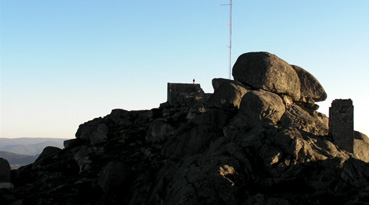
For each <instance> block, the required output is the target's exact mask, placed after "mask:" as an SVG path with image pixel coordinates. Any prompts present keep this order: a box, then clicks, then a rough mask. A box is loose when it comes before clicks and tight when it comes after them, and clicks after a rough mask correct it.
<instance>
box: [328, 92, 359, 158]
mask: <svg viewBox="0 0 369 205" xmlns="http://www.w3.org/2000/svg"><path fill="white" fill-rule="evenodd" d="M329 133H330V134H331V135H332V137H333V140H334V142H335V144H336V145H338V147H340V148H341V149H344V150H346V151H348V152H350V153H354V106H353V105H352V100H351V99H336V100H334V101H333V102H332V105H331V107H330V108H329Z"/></svg>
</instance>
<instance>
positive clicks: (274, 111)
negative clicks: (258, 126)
mask: <svg viewBox="0 0 369 205" xmlns="http://www.w3.org/2000/svg"><path fill="white" fill-rule="evenodd" d="M284 112H285V105H284V103H283V100H282V98H281V97H279V96H278V95H277V94H274V93H272V92H268V91H264V90H254V91H250V92H248V93H246V94H245V96H244V97H243V99H242V102H241V107H240V112H239V114H242V115H243V116H244V117H245V119H244V120H243V121H244V122H247V123H248V124H254V123H256V122H258V121H261V120H266V119H268V120H270V121H272V122H274V123H277V122H278V121H279V120H280V119H281V117H282V115H283V113H284Z"/></svg>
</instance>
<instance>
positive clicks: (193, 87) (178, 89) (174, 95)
mask: <svg viewBox="0 0 369 205" xmlns="http://www.w3.org/2000/svg"><path fill="white" fill-rule="evenodd" d="M201 92H203V91H202V89H201V87H200V84H195V83H193V84H189V83H188V84H187V83H168V95H167V101H168V103H170V104H172V103H173V102H174V101H176V100H177V99H178V98H179V96H182V97H183V96H184V95H185V96H187V95H191V94H192V95H196V94H198V93H201Z"/></svg>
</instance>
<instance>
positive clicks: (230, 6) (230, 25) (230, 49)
mask: <svg viewBox="0 0 369 205" xmlns="http://www.w3.org/2000/svg"><path fill="white" fill-rule="evenodd" d="M220 5H221V6H229V23H228V24H229V45H228V46H227V47H228V48H229V79H232V7H233V2H232V0H229V4H220Z"/></svg>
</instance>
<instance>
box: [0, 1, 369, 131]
mask: <svg viewBox="0 0 369 205" xmlns="http://www.w3.org/2000/svg"><path fill="white" fill-rule="evenodd" d="M0 1H1V137H9V138H13V137H62V138H73V137H74V134H75V132H76V130H77V128H78V125H79V124H81V123H83V122H85V121H88V120H91V119H93V118H95V117H100V116H105V115H107V114H109V113H110V111H111V110H112V109H114V108H123V109H127V110H137V109H151V108H154V107H158V106H159V104H160V103H162V102H165V101H166V84H167V82H183V83H184V82H192V79H193V78H195V79H196V81H197V82H198V83H201V85H202V87H203V88H204V90H205V91H206V92H213V90H212V87H211V80H212V79H213V78H219V77H223V78H228V49H227V47H226V45H227V44H228V38H229V36H228V33H229V31H228V25H227V22H228V17H229V13H228V12H229V8H228V7H226V6H219V1H217V0H200V1H199V0H186V1H173V0H162V1H160V0H159V1H149V0H146V1H143V0H134V1H126V0H121V1H118V0H107V1H95V0H78V1H76V0H63V1H56V0H55V1H50V0H42V1H41V0H32V1H30V0H0ZM220 3H228V1H227V0H224V1H220ZM233 3H234V7H233V63H234V61H235V60H236V59H237V57H238V56H239V55H241V54H242V53H245V52H251V51H268V52H271V53H274V54H276V55H277V56H279V57H280V58H282V59H284V60H286V61H287V62H289V63H290V64H295V65H299V66H301V67H303V68H305V69H306V70H308V71H309V72H310V73H312V74H313V75H314V76H316V77H317V78H318V80H319V81H320V82H321V84H322V85H323V86H324V88H325V90H326V92H327V93H328V99H327V100H326V101H325V102H323V103H320V106H321V108H320V110H319V111H320V112H322V113H325V114H327V113H328V107H329V106H330V103H331V101H332V100H333V99H336V98H351V99H353V102H354V106H355V129H356V130H359V131H361V132H363V133H366V134H367V135H368V134H369V123H368V119H367V118H368V116H369V111H368V102H369V23H368V22H369V1H368V0H352V1H346V0H324V1H322V0H309V1H308V0H306V1H296V0H275V1H274V0H273V1H270V0H268V1H267V0H252V1H251V0H247V1H246V0H233Z"/></svg>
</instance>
